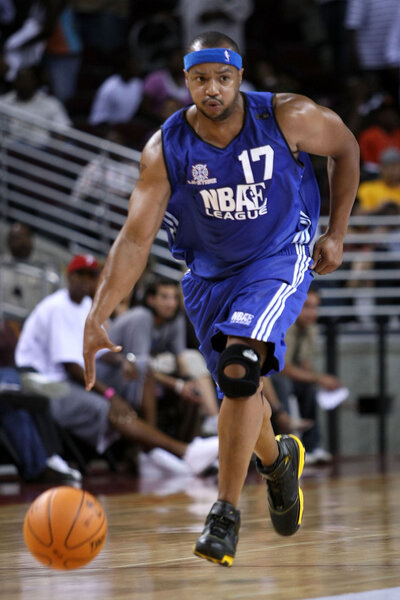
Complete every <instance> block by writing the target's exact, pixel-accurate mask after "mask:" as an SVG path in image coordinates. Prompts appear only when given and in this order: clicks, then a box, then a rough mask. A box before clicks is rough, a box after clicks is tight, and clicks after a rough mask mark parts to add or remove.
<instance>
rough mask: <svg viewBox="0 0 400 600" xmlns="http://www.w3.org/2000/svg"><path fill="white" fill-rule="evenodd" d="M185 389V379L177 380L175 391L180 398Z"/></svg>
mask: <svg viewBox="0 0 400 600" xmlns="http://www.w3.org/2000/svg"><path fill="white" fill-rule="evenodd" d="M184 387H185V382H184V381H183V379H177V380H176V381H175V386H174V390H175V393H176V394H178V396H180V395H181V394H182V392H183V388H184Z"/></svg>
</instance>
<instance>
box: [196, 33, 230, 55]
mask: <svg viewBox="0 0 400 600" xmlns="http://www.w3.org/2000/svg"><path fill="white" fill-rule="evenodd" d="M195 45H200V46H201V47H202V48H220V47H225V46H227V47H228V48H230V49H231V50H234V51H235V52H237V53H238V54H240V50H239V46H238V45H237V43H236V42H235V41H234V40H233V39H232V38H230V37H229V36H227V35H225V34H224V33H220V32H219V31H205V32H204V33H199V35H196V37H195V38H193V40H192V41H191V42H190V44H189V46H188V48H187V52H192V51H193V47H194V46H195Z"/></svg>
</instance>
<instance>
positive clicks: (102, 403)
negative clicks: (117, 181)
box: [16, 255, 218, 474]
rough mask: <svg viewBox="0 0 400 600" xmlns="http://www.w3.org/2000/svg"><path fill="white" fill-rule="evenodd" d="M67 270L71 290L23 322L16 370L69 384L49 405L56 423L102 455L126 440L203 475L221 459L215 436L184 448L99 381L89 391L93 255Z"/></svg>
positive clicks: (95, 268) (44, 302) (94, 280)
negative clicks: (86, 339) (86, 346)
mask: <svg viewBox="0 0 400 600" xmlns="http://www.w3.org/2000/svg"><path fill="white" fill-rule="evenodd" d="M67 271H68V276H67V277H68V285H67V287H66V288H63V289H61V290H58V291H57V292H55V293H54V294H51V295H50V296H48V297H47V298H45V299H44V300H42V302H40V303H39V304H38V306H37V307H36V308H35V309H34V310H33V312H32V313H31V315H30V316H29V317H28V319H27V320H26V321H25V323H24V326H23V328H22V331H21V335H20V337H19V340H18V344H17V348H16V363H17V366H18V367H20V368H22V367H23V368H25V369H27V368H29V369H33V371H36V372H38V373H40V374H42V375H43V376H45V377H46V378H47V379H49V380H51V381H58V382H64V383H67V390H68V391H67V394H63V395H62V394H60V395H59V396H58V397H57V398H56V397H52V398H51V400H50V409H51V413H52V415H53V418H54V419H55V421H56V422H57V423H58V424H59V425H60V426H61V427H63V428H65V429H68V430H69V431H70V432H71V433H73V434H74V435H76V436H77V437H79V438H81V439H83V440H84V441H85V442H86V443H88V444H89V445H91V446H92V447H94V448H96V449H97V451H98V452H99V453H103V452H104V451H105V450H106V449H107V448H108V447H109V446H110V445H111V444H112V443H113V441H115V440H117V439H119V438H120V437H123V438H125V439H126V440H128V441H130V442H131V443H132V442H133V443H135V444H140V445H142V446H144V447H145V448H146V449H155V448H163V449H164V450H166V451H168V452H169V453H172V455H175V456H176V457H178V458H179V459H181V460H179V461H178V462H179V464H180V465H181V466H182V470H183V469H187V471H188V472H192V473H195V474H200V473H202V472H203V471H204V470H205V469H206V468H207V467H209V466H210V465H211V464H212V463H214V462H215V460H216V458H217V455H218V438H217V437H215V436H214V437H212V438H208V439H205V440H202V439H200V438H195V439H194V440H193V442H192V443H190V444H186V443H184V442H181V441H178V440H176V439H173V438H171V437H170V436H168V435H166V434H165V433H163V432H161V431H160V430H158V429H156V428H155V427H154V426H152V425H151V424H149V423H146V422H145V421H143V420H142V419H140V418H139V417H138V415H137V413H136V411H135V410H134V409H133V408H132V407H131V406H130V405H129V404H128V403H127V402H126V401H125V400H124V398H122V396H121V395H120V394H118V393H117V392H116V390H115V389H113V388H111V387H110V385H108V384H106V383H104V382H103V381H101V380H100V379H97V380H96V382H95V385H94V387H93V389H92V390H91V391H86V390H85V379H84V370H83V354H82V353H83V333H84V326H85V321H86V318H87V315H88V313H89V310H90V307H91V302H92V300H91V298H92V296H93V294H94V291H95V288H96V285H97V278H98V271H99V265H98V263H97V261H96V260H95V259H94V257H93V256H90V255H77V256H75V257H74V258H73V259H72V260H71V262H70V263H69V265H68V270H67ZM115 349H117V348H115Z"/></svg>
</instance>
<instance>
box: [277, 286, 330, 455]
mask: <svg viewBox="0 0 400 600" xmlns="http://www.w3.org/2000/svg"><path fill="white" fill-rule="evenodd" d="M319 304H320V298H319V294H318V292H317V289H316V288H315V287H314V286H311V288H310V290H309V292H308V295H307V299H306V301H305V303H304V306H303V309H302V311H301V313H300V315H299V317H298V318H297V321H296V322H295V323H294V324H293V325H292V326H291V327H290V328H289V329H288V331H287V334H286V338H285V342H286V345H287V350H286V354H285V366H284V368H283V370H282V371H281V372H280V373H276V374H273V375H272V376H271V380H272V383H273V385H274V388H275V390H276V393H277V395H278V398H279V400H280V402H281V404H282V405H283V406H284V407H286V409H287V410H288V411H289V410H290V408H289V397H290V395H292V394H293V395H294V396H296V398H297V401H298V405H299V412H300V415H301V417H302V418H304V419H310V420H312V421H313V422H314V424H313V426H312V427H311V428H310V429H308V430H307V431H305V432H304V433H303V435H302V441H303V444H304V446H305V449H306V452H307V454H306V462H307V463H308V464H316V463H327V462H330V461H331V455H330V454H329V453H328V452H326V451H325V450H324V449H322V448H321V447H320V443H321V440H320V437H321V436H320V429H319V423H318V412H317V399H316V393H317V390H318V387H321V388H322V389H325V390H336V389H338V388H339V387H341V385H342V384H341V382H340V381H339V379H338V378H337V377H335V376H334V375H331V374H329V373H317V372H316V371H315V370H314V368H313V366H312V362H313V357H314V353H315V340H316V335H317V325H316V321H317V318H318V306H319Z"/></svg>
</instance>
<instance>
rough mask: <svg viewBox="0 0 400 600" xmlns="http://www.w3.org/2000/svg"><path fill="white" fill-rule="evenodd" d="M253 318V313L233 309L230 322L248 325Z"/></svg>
mask: <svg viewBox="0 0 400 600" xmlns="http://www.w3.org/2000/svg"><path fill="white" fill-rule="evenodd" d="M253 319H254V315H252V314H250V313H247V312H242V311H241V310H235V312H234V313H233V315H232V317H231V323H240V325H250V323H251V322H252V320H253Z"/></svg>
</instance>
